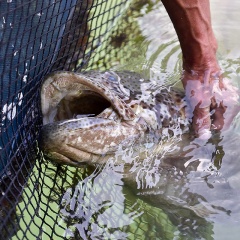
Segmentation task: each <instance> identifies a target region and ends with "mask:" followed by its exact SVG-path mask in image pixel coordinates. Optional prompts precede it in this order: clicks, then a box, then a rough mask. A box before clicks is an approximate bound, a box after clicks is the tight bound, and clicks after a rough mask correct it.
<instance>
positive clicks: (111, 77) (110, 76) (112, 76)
mask: <svg viewBox="0 0 240 240" xmlns="http://www.w3.org/2000/svg"><path fill="white" fill-rule="evenodd" d="M104 75H105V76H106V78H107V80H110V81H111V82H118V75H116V74H113V73H109V72H105V74H104Z"/></svg>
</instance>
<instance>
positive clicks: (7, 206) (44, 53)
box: [0, 0, 130, 239]
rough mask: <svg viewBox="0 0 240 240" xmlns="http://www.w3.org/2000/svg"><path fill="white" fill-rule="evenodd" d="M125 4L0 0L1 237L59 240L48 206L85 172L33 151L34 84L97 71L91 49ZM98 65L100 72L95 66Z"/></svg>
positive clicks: (118, 0)
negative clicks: (57, 73) (66, 73)
mask: <svg viewBox="0 0 240 240" xmlns="http://www.w3.org/2000/svg"><path fill="white" fill-rule="evenodd" d="M129 3H130V1H128V0H111V1H107V0H99V1H94V0H68V1H66V0H59V1H58V0H57V1H50V0H46V1H32V0H31V1H22V0H16V1H11V0H8V1H7V0H0V15H1V17H0V46H1V48H0V74H1V80H0V84H1V88H0V99H1V113H0V114H1V129H0V156H1V160H0V218H1V220H0V232H1V237H2V238H5V237H6V238H7V239H8V238H11V237H13V238H16V239H33V238H34V239H38V238H41V237H42V236H43V234H46V236H48V238H49V239H55V238H56V237H59V238H64V237H63V234H62V232H63V231H61V229H59V224H58V219H57V217H56V218H55V217H53V216H57V214H58V213H59V210H55V209H54V208H51V207H49V206H50V205H49V202H52V201H54V202H55V204H60V202H59V201H60V200H59V196H60V195H61V190H62V188H63V186H64V187H66V185H71V184H73V182H72V181H73V180H74V179H79V178H83V177H84V174H86V173H88V172H89V171H90V170H89V169H87V170H86V169H82V170H81V171H79V170H78V171H76V169H68V168H64V167H61V166H57V167H55V166H53V165H50V166H48V163H46V162H45V161H43V159H42V157H41V154H40V153H39V152H38V148H37V141H36V140H37V137H38V133H39V129H40V127H41V124H42V122H41V113H40V106H39V89H40V85H41V79H42V78H43V77H44V76H45V75H46V74H47V73H49V72H52V71H54V70H72V71H77V70H78V71H81V70H83V69H86V68H91V69H92V68H94V67H95V68H97V67H99V60H101V51H100V54H99V55H98V56H96V54H94V52H95V51H96V49H99V48H100V47H102V46H104V44H105V42H106V41H107V35H108V33H109V32H111V31H112V29H113V26H114V25H115V23H116V21H117V20H118V18H119V17H120V16H121V15H122V14H123V12H124V11H125V10H126V8H127V6H128V5H129ZM105 46H106V45H105ZM103 50H104V49H103V48H102V51H103ZM104 61H106V59H104ZM100 65H101V67H102V68H103V66H105V67H106V64H104V62H103V61H101V64H100ZM36 160H37V161H36ZM69 176H70V178H69ZM48 179H49V180H51V183H52V185H49V182H48ZM58 180H59V181H60V182H59V181H58ZM61 184H62V185H61ZM43 199H44V200H43ZM40 206H41V207H40ZM56 209H57V208H56ZM52 212H53V213H55V215H53V214H52ZM66 222H67V220H66ZM60 228H61V227H60Z"/></svg>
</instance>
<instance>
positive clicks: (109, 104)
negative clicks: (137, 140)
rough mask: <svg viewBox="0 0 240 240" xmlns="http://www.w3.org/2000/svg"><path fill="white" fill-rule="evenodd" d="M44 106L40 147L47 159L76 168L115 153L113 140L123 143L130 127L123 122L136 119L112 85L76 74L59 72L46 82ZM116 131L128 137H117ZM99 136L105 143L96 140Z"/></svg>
mask: <svg viewBox="0 0 240 240" xmlns="http://www.w3.org/2000/svg"><path fill="white" fill-rule="evenodd" d="M41 107H42V115H43V127H42V130H41V133H40V138H39V146H40V149H41V150H42V152H43V155H44V157H45V158H47V159H49V160H53V161H55V162H59V163H65V164H68V165H73V166H81V165H82V162H86V161H89V160H91V161H92V160H93V159H95V158H97V157H99V156H100V155H101V154H106V153H108V152H109V151H113V150H112V149H114V147H113V148H111V147H112V145H114V144H113V141H115V140H116V142H117V141H118V143H121V142H122V141H123V140H124V138H126V136H127V134H128V133H127V131H126V130H125V128H127V127H125V126H124V125H122V124H119V123H120V122H121V121H125V120H133V119H134V118H135V114H134V112H133V111H132V110H131V108H130V107H129V106H128V105H127V104H126V103H125V102H124V101H123V100H122V99H121V97H119V96H118V95H117V94H116V93H114V91H112V90H111V89H110V90H109V88H108V86H105V85H104V84H102V83H101V82H99V81H98V79H96V78H91V77H89V76H87V77H86V76H85V75H83V74H76V73H72V72H57V73H54V74H53V75H50V76H48V77H47V78H46V79H45V80H44V82H43V84H42V88H41ZM116 128H117V129H118V132H119V128H121V129H122V130H121V131H123V132H124V131H125V135H124V136H122V135H118V136H115V135H113V132H114V130H115V129H116ZM96 131H98V132H96ZM133 131H134V134H135V130H133ZM118 132H117V134H119V133H118ZM97 133H98V135H99V136H100V138H101V140H97V141H95V136H96V135H97ZM81 138H82V140H81V141H80V140H79V139H81ZM109 139H112V140H109ZM109 142H110V143H109ZM108 143H109V145H111V147H109V148H110V150H109V148H108V146H107V144H108ZM115 145H116V146H117V144H115ZM115 145H114V146H115Z"/></svg>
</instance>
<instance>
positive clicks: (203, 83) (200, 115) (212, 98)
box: [182, 70, 240, 138]
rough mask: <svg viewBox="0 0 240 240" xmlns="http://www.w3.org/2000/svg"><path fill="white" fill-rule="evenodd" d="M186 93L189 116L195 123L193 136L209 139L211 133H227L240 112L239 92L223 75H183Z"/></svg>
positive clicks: (217, 73) (206, 72)
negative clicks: (222, 131) (216, 131)
mask: <svg viewBox="0 0 240 240" xmlns="http://www.w3.org/2000/svg"><path fill="white" fill-rule="evenodd" d="M182 82H183V86H184V89H185V93H186V97H185V99H186V102H187V108H186V116H187V117H188V118H189V119H192V128H193V131H194V133H195V134H196V135H197V136H198V137H201V138H208V137H210V134H211V133H210V129H216V130H221V129H226V128H228V127H229V125H230V123H231V122H232V119H233V118H234V116H235V115H236V114H237V112H238V111H239V110H240V105H239V101H238V100H239V92H238V89H237V88H236V87H234V86H233V85H232V84H231V83H230V80H229V79H227V78H223V76H222V74H221V72H220V71H217V72H211V71H210V70H206V71H202V72H199V71H198V72H195V71H192V72H191V73H189V72H187V71H184V72H183V78H182Z"/></svg>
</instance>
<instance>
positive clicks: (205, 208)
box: [19, 0, 240, 240]
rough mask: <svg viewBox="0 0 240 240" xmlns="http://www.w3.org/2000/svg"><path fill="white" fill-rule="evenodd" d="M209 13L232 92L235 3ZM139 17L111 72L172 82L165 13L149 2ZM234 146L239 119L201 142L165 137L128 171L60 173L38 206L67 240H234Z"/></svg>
mask: <svg viewBox="0 0 240 240" xmlns="http://www.w3.org/2000/svg"><path fill="white" fill-rule="evenodd" d="M149 2H152V1H149ZM211 8H212V22H213V28H214V31H215V33H216V37H217V39H218V43H219V51H218V58H219V61H220V65H221V67H222V69H223V70H224V72H225V76H226V77H227V78H229V79H231V80H232V82H233V84H234V85H235V86H237V87H239V82H240V48H239V38H240V22H239V21H240V20H239V17H238V10H239V9H240V2H239V1H237V0H234V1H231V4H229V3H228V2H222V1H221V0H211ZM139 12H140V13H141V14H138V15H135V16H134V18H133V20H134V24H135V26H136V27H137V29H138V31H137V32H138V35H136V39H133V40H131V41H130V44H129V45H124V47H123V49H128V56H125V58H124V59H116V61H115V62H114V64H113V67H114V68H117V69H120V70H121V69H131V70H133V69H134V70H136V71H141V72H145V73H147V74H148V75H149V76H150V77H151V79H152V80H153V81H157V82H158V84H159V83H161V84H163V85H164V84H166V85H167V84H169V83H173V82H176V83H177V84H179V76H180V74H181V50H180V47H179V43H178V40H177V37H176V34H175V31H174V29H173V27H172V24H171V22H170V20H169V18H168V15H167V13H166V11H165V9H164V8H163V6H162V5H161V3H159V2H158V1H156V3H155V4H154V5H152V6H151V7H150V4H145V5H144V4H143V6H142V7H141V8H140V9H139ZM139 34H140V35H139ZM139 39H140V40H139ZM115 46H116V44H115ZM130 47H131V48H130ZM130 49H131V50H130ZM133 59H134V61H133ZM239 140H240V114H238V116H236V117H235V119H234V120H233V122H232V124H231V126H230V128H229V129H228V130H226V131H225V132H222V133H220V134H216V135H214V136H213V137H212V138H211V139H209V140H205V141H204V140H199V139H195V140H192V141H189V140H184V138H183V139H172V140H169V142H168V143H167V144H166V143H163V145H162V148H161V151H158V152H157V153H149V154H148V155H146V157H145V159H144V160H143V161H141V162H139V161H138V160H137V159H132V158H131V155H128V154H126V155H125V156H124V159H125V161H126V162H127V163H129V162H133V163H134V164H133V165H131V166H129V165H125V166H124V165H116V164H114V162H115V159H110V160H109V162H108V164H106V166H103V167H100V168H96V169H95V170H94V169H90V170H88V171H87V173H88V174H86V175H81V174H80V173H81V170H80V169H79V170H78V172H79V174H78V176H77V177H76V176H75V177H73V175H71V174H68V176H69V178H68V179H67V180H66V181H67V183H68V184H62V185H61V188H60V189H61V193H60V196H61V197H60V198H58V201H59V202H60V205H56V203H52V201H49V200H46V202H48V204H50V205H51V204H52V205H51V206H52V208H57V209H59V214H58V216H57V218H56V219H57V222H55V225H57V227H56V228H57V230H58V233H59V235H60V236H63V235H65V236H68V238H73V239H164V240H165V239H229V240H230V239H238V237H239V235H240V228H239V226H240V164H239V162H240V148H239ZM49 165H50V166H51V164H49ZM73 169H74V168H68V170H66V171H70V172H71V171H75V170H76V169H75V170H73ZM55 170H56V168H53V169H52V171H49V172H48V174H53V172H54V171H55ZM68 173H69V172H68ZM73 178H74V181H73ZM59 181H63V180H59ZM59 185H60V183H59ZM46 196H47V194H46ZM44 197H45V196H44ZM46 199H47V197H46ZM43 202H44V201H43ZM19 207H20V208H21V206H19ZM50 210H51V207H50V209H48V211H50ZM39 214H40V215H41V213H39ZM45 227H46V229H47V228H48V226H47V225H46V226H45ZM46 229H45V230H44V231H47V230H46ZM43 239H44V238H43Z"/></svg>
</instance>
